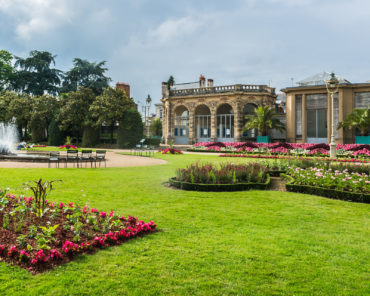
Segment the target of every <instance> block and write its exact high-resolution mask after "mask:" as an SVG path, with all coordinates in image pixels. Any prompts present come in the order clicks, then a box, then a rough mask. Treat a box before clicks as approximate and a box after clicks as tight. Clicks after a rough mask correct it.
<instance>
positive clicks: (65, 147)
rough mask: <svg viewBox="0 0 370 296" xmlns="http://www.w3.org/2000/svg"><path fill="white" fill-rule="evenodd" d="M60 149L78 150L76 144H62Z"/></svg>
mask: <svg viewBox="0 0 370 296" xmlns="http://www.w3.org/2000/svg"><path fill="white" fill-rule="evenodd" d="M59 149H67V150H69V149H73V150H76V149H77V147H76V146H74V145H62V146H59Z"/></svg>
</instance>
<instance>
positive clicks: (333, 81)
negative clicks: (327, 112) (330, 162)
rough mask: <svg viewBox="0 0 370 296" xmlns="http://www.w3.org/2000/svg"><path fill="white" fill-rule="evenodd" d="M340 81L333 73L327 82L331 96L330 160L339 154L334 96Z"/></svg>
mask: <svg viewBox="0 0 370 296" xmlns="http://www.w3.org/2000/svg"><path fill="white" fill-rule="evenodd" d="M338 87H339V81H338V79H337V78H336V77H335V74H334V73H331V77H330V79H328V80H327V81H326V89H327V90H328V93H330V96H331V137H330V158H335V156H336V154H337V144H336V143H335V136H334V129H335V125H334V94H335V93H336V92H337V91H338Z"/></svg>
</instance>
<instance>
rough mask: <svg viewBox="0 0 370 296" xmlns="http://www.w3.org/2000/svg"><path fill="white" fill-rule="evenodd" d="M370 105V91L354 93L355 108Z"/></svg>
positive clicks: (363, 107)
mask: <svg viewBox="0 0 370 296" xmlns="http://www.w3.org/2000/svg"><path fill="white" fill-rule="evenodd" d="M368 106H370V92H358V93H355V108H356V109H365V108H366V107H368Z"/></svg>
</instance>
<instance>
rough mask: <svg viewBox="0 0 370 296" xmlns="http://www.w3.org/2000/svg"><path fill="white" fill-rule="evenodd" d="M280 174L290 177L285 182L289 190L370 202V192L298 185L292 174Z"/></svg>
mask: <svg viewBox="0 0 370 296" xmlns="http://www.w3.org/2000/svg"><path fill="white" fill-rule="evenodd" d="M280 176H281V177H283V178H287V179H289V181H288V182H287V183H286V184H285V187H286V189H287V191H289V192H298V193H307V194H311V195H318V196H323V197H327V198H332V199H339V200H344V201H353V202H362V203H370V194H365V193H354V192H349V191H342V190H336V189H328V188H323V187H318V186H311V185H298V184H293V183H294V181H295V179H294V178H293V177H292V176H290V175H287V174H281V175H280Z"/></svg>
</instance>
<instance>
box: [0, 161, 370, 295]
mask: <svg viewBox="0 0 370 296" xmlns="http://www.w3.org/2000/svg"><path fill="white" fill-rule="evenodd" d="M158 157H161V158H163V159H166V160H168V162H169V163H168V164H166V165H160V166H150V167H133V168H108V169H72V168H69V169H0V187H12V188H15V187H17V186H19V185H21V184H22V183H23V182H25V181H28V180H36V179H38V178H40V177H42V178H44V179H47V180H53V179H62V180H64V183H63V184H57V185H56V187H57V189H56V190H55V191H53V192H52V194H51V195H50V197H49V199H50V200H55V201H63V202H68V201H74V202H79V203H85V202H88V203H89V204H90V206H92V207H97V208H98V209H101V210H107V211H109V210H111V209H114V210H116V211H117V212H119V213H121V214H123V215H125V216H127V215H129V214H130V215H134V216H138V217H139V218H142V219H143V220H145V221H148V220H150V219H151V220H153V221H154V222H156V223H157V224H158V227H159V229H160V230H161V231H160V232H158V233H156V234H152V235H148V236H146V237H143V238H139V239H136V240H132V241H130V242H127V243H125V244H123V245H122V246H117V247H112V248H109V249H106V250H102V251H99V252H98V253H96V254H95V255H83V256H80V257H78V259H77V260H75V261H73V262H71V263H68V264H65V265H63V266H60V267H58V268H57V269H55V270H52V271H49V272H46V273H43V274H39V275H36V276H32V275H31V274H30V273H28V272H27V271H26V270H21V269H20V268H18V267H12V266H9V265H7V264H5V263H0V283H1V284H0V295H369V293H370V275H369V270H370V262H369V258H370V247H369V246H370V229H369V228H370V227H369V221H370V215H369V213H370V205H367V204H361V203H350V202H343V201H338V200H330V199H326V198H322V197H317V196H310V195H303V194H295V193H283V192H272V191H267V192H266V191H247V192H235V193H198V192H185V191H180V190H173V189H170V188H167V187H164V186H163V185H162V183H163V182H165V181H166V180H168V178H169V177H171V176H173V175H174V171H175V168H176V167H183V166H185V165H186V163H189V162H192V161H196V160H197V159H200V158H201V159H203V160H209V161H211V160H216V161H219V160H220V158H218V157H216V156H208V155H177V156H174V155H163V156H158ZM222 160H223V161H225V160H226V159H222ZM243 161H251V160H248V159H246V160H243ZM81 190H83V191H81Z"/></svg>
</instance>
